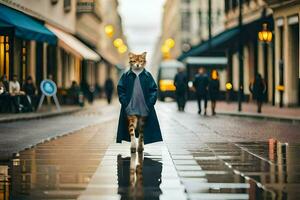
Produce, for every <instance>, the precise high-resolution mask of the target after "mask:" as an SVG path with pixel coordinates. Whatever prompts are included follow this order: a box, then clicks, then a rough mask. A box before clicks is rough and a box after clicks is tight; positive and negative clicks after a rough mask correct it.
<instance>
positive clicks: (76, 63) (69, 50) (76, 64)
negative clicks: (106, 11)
mask: <svg viewBox="0 0 300 200" xmlns="http://www.w3.org/2000/svg"><path fill="white" fill-rule="evenodd" d="M46 27H47V28H49V29H50V30H51V31H52V32H53V33H54V34H55V35H56V36H57V38H58V43H57V48H56V51H57V68H58V70H57V73H56V76H57V85H58V87H60V88H68V87H70V86H71V83H72V81H76V82H77V83H78V84H80V83H81V82H82V81H85V82H87V83H88V84H89V85H95V74H96V66H97V63H98V62H99V61H100V59H101V58H100V56H99V55H98V54H97V53H96V52H94V51H93V50H92V49H90V48H89V47H87V46H86V45H85V44H83V43H82V42H81V41H80V40H78V39H77V38H76V37H74V36H73V35H71V34H70V33H67V32H64V31H63V30H60V29H58V28H56V27H54V26H51V25H49V24H47V25H46Z"/></svg>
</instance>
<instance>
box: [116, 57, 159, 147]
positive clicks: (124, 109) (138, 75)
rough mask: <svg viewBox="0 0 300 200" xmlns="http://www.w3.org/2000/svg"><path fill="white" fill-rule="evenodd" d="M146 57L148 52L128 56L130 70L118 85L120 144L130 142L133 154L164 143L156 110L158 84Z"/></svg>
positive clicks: (118, 138)
mask: <svg viewBox="0 0 300 200" xmlns="http://www.w3.org/2000/svg"><path fill="white" fill-rule="evenodd" d="M146 55H147V53H146V52H144V53H142V54H134V53H129V54H128V57H129V65H130V70H128V71H126V72H124V73H123V74H122V76H121V77H120V80H119V82H118V86H117V89H118V96H119V101H120V103H121V110H120V117H119V123H118V133H117V138H116V141H117V143H121V142H122V141H123V140H125V141H128V142H130V143H131V146H130V151H131V153H135V152H136V151H138V152H143V151H144V144H149V143H153V142H159V141H162V135H161V130H160V127H159V122H158V118H157V115H156V112H155V108H154V105H155V103H156V100H157V85H156V83H155V80H154V79H153V77H152V75H151V73H150V72H148V71H147V70H146V69H145V66H146ZM136 130H137V133H138V134H136ZM136 135H138V144H137V143H136V138H135V136H136Z"/></svg>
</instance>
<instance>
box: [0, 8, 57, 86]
mask: <svg viewBox="0 0 300 200" xmlns="http://www.w3.org/2000/svg"><path fill="white" fill-rule="evenodd" d="M0 13H1V15H0V76H1V77H2V76H3V75H7V77H8V78H9V79H11V78H12V76H13V75H14V74H16V75H18V77H19V81H20V82H22V81H24V80H25V79H26V77H27V76H29V75H31V76H32V77H33V78H34V80H37V79H39V80H40V79H41V78H42V77H40V76H41V74H43V73H44V71H45V70H43V68H44V67H45V66H46V63H45V57H46V56H44V54H45V52H46V49H45V47H46V44H48V45H55V44H56V42H57V39H56V36H55V35H54V34H53V33H52V32H51V31H50V30H48V29H47V28H46V27H45V26H44V25H43V23H42V22H40V21H38V20H36V19H34V18H32V17H30V16H28V15H26V14H24V13H22V12H20V11H17V10H14V9H12V8H9V7H7V6H4V5H2V4H0ZM32 41H34V42H32ZM39 47H40V48H39ZM35 50H36V51H35ZM32 54H35V55H32ZM40 55H41V56H40ZM32 72H35V74H32ZM37 77H38V78H37Z"/></svg>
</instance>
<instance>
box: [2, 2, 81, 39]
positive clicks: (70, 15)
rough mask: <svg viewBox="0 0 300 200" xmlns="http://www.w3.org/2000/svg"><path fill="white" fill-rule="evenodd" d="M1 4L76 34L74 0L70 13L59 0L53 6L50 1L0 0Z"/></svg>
mask: <svg viewBox="0 0 300 200" xmlns="http://www.w3.org/2000/svg"><path fill="white" fill-rule="evenodd" d="M0 3H3V4H6V5H9V6H10V7H13V8H15V9H17V10H21V11H22V12H25V13H26V14H28V15H31V16H33V17H35V18H38V19H40V20H42V21H46V22H48V23H50V24H53V25H55V26H57V27H60V28H62V29H64V30H66V31H68V32H71V33H75V23H76V21H75V20H76V18H75V15H76V1H74V0H71V9H70V11H68V12H65V11H64V1H62V0H58V1H57V3H56V4H52V3H51V1H50V0H39V1H37V0H0ZM62 19H63V20H62Z"/></svg>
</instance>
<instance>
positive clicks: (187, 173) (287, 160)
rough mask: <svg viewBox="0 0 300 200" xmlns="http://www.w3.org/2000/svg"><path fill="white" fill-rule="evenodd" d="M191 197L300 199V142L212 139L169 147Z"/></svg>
mask: <svg viewBox="0 0 300 200" xmlns="http://www.w3.org/2000/svg"><path fill="white" fill-rule="evenodd" d="M170 153H171V155H172V159H173V160H174V163H175V165H176V168H177V170H178V173H179V175H180V176H181V178H182V181H183V183H184V185H185V187H186V189H187V192H188V195H189V198H190V199H272V200H273V199H274V200H275V199H282V200H285V199H289V200H290V199H300V193H299V192H298V190H299V188H300V184H299V182H300V172H299V169H300V159H299V156H297V155H299V153H300V145H299V144H286V143H280V142H278V141H276V140H274V139H270V140H269V141H268V142H254V143H253V142H252V143H250V142H248V143H236V144H234V143H209V144H202V145H198V147H193V148H189V149H185V150H178V148H176V149H170Z"/></svg>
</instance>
